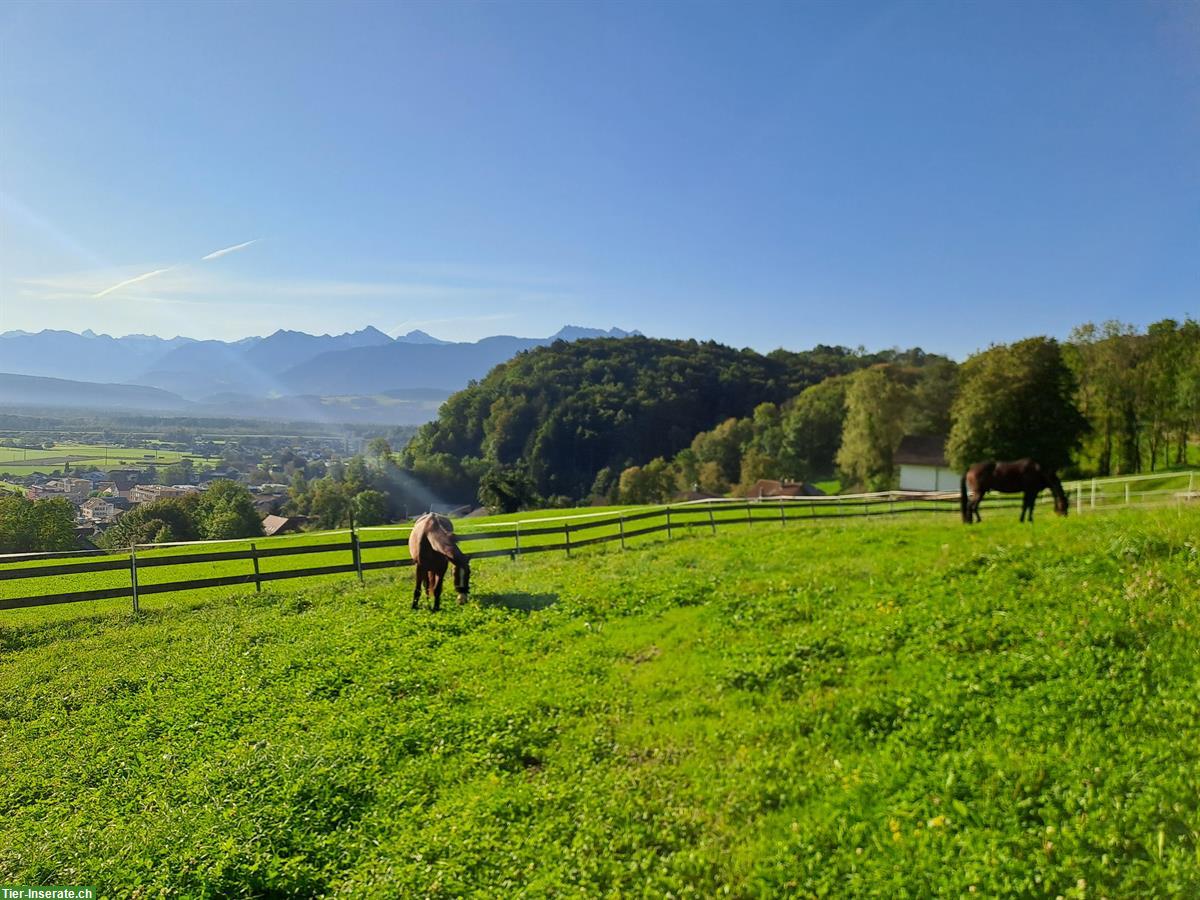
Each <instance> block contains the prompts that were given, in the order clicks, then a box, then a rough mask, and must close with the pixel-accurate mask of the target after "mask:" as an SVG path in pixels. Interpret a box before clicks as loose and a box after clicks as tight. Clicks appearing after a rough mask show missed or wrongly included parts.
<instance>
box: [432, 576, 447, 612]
mask: <svg viewBox="0 0 1200 900" xmlns="http://www.w3.org/2000/svg"><path fill="white" fill-rule="evenodd" d="M429 580H430V584H431V586H432V588H433V611H434V612H437V611H438V610H439V609H441V608H442V582H443V581H445V580H446V573H445V572H441V573H438V572H430V573H429Z"/></svg>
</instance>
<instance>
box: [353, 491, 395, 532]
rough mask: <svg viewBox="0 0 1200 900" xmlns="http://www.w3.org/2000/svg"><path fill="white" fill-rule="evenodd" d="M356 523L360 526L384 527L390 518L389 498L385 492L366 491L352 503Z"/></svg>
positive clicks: (357, 495)
mask: <svg viewBox="0 0 1200 900" xmlns="http://www.w3.org/2000/svg"><path fill="white" fill-rule="evenodd" d="M351 508H352V509H353V510H354V521H355V522H356V523H357V524H359V525H382V524H384V523H385V522H387V518H388V498H387V494H385V493H383V491H375V490H366V491H361V492H360V493H358V494H356V495H355V496H354V500H353V501H351Z"/></svg>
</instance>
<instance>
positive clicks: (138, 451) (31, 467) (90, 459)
mask: <svg viewBox="0 0 1200 900" xmlns="http://www.w3.org/2000/svg"><path fill="white" fill-rule="evenodd" d="M184 458H187V459H190V460H192V463H193V465H194V466H195V468H196V469H197V470H200V469H206V468H212V467H213V466H214V465H216V464H217V463H218V462H220V460H219V459H209V458H206V457H203V456H197V455H195V454H193V453H182V452H180V451H178V450H158V449H152V448H145V447H113V446H106V445H103V444H74V443H71V444H55V445H54V446H53V447H51V448H50V449H44V448H41V447H38V448H29V449H23V448H16V447H0V475H32V474H34V473H42V474H49V473H51V472H53V471H55V470H60V469H62V467H63V464H64V463H66V462H69V463H70V464H71V466H72V468H92V467H99V468H101V469H116V468H120V467H122V466H146V465H163V466H165V465H171V464H172V463H177V462H179V461H180V460H181V459H184Z"/></svg>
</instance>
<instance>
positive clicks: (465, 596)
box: [458, 594, 467, 606]
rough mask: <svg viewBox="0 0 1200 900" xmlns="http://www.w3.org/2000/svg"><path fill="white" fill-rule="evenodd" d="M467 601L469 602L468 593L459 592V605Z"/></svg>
mask: <svg viewBox="0 0 1200 900" xmlns="http://www.w3.org/2000/svg"><path fill="white" fill-rule="evenodd" d="M466 602H467V595H466V594H459V595H458V605H459V606H463V605H464V604H466Z"/></svg>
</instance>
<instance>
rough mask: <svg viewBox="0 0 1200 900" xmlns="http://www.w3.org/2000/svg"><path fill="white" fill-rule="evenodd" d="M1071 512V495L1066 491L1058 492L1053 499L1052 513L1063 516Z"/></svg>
mask: <svg viewBox="0 0 1200 900" xmlns="http://www.w3.org/2000/svg"><path fill="white" fill-rule="evenodd" d="M1070 510H1071V495H1070V494H1068V493H1067V492H1066V491H1060V492H1059V493H1058V494H1056V495H1055V497H1054V511H1055V512H1056V513H1058V514H1059V515H1060V516H1065V515H1066V514H1067V513H1068V512H1070Z"/></svg>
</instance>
